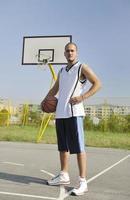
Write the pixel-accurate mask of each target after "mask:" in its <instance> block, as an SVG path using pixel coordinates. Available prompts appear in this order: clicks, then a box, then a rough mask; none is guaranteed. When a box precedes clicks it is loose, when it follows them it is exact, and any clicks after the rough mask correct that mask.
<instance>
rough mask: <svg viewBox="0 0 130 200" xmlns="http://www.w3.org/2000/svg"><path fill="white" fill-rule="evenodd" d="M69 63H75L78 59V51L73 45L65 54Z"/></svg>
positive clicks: (70, 45)
mask: <svg viewBox="0 0 130 200" xmlns="http://www.w3.org/2000/svg"><path fill="white" fill-rule="evenodd" d="M64 55H65V57H66V59H67V61H68V62H74V61H76V59H77V49H76V46H75V45H73V44H69V45H68V46H67V47H66V49H65V53H64Z"/></svg>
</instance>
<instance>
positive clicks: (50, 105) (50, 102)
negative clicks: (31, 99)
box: [41, 96, 58, 113]
mask: <svg viewBox="0 0 130 200" xmlns="http://www.w3.org/2000/svg"><path fill="white" fill-rule="evenodd" d="M57 102H58V100H57V98H56V97H53V96H52V97H47V98H46V99H44V100H43V101H42V103H41V109H42V111H43V112H46V113H53V112H55V111H56V106H57Z"/></svg>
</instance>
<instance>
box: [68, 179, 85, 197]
mask: <svg viewBox="0 0 130 200" xmlns="http://www.w3.org/2000/svg"><path fill="white" fill-rule="evenodd" d="M87 191H88V187H87V181H86V179H85V178H80V180H79V187H77V188H74V189H73V190H72V195H75V196H80V195H83V194H84V193H85V192H87Z"/></svg>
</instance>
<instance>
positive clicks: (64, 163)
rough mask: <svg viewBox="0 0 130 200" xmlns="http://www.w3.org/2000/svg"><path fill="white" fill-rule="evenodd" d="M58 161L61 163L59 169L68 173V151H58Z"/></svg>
mask: <svg viewBox="0 0 130 200" xmlns="http://www.w3.org/2000/svg"><path fill="white" fill-rule="evenodd" d="M60 163H61V171H63V172H67V173H68V170H69V152H68V151H60Z"/></svg>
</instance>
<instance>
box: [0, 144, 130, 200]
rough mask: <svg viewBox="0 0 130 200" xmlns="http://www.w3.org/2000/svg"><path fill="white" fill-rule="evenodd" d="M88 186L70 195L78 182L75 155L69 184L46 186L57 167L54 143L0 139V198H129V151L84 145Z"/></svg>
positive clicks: (11, 199)
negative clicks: (81, 192)
mask: <svg viewBox="0 0 130 200" xmlns="http://www.w3.org/2000/svg"><path fill="white" fill-rule="evenodd" d="M86 151H87V156H88V159H87V160H88V177H87V181H88V189H89V192H88V193H86V194H85V195H84V196H80V197H75V196H72V195H70V193H71V190H72V188H73V187H74V186H76V185H77V184H78V182H77V178H78V168H77V163H76V156H75V155H71V157H70V170H69V172H70V178H71V184H70V185H69V186H67V187H63V186H60V187H59V186H48V185H47V184H46V181H47V180H48V179H50V178H52V177H53V176H54V175H57V173H58V171H59V166H60V164H59V157H58V156H59V155H58V151H57V145H47V144H32V143H13V142H0V200H23V199H24V200H30V199H31V200H40V199H50V200H55V199H58V200H63V199H72V200H73V199H81V200H82V199H84V200H86V199H88V200H129V199H130V151H128V150H118V149H105V148H92V147H87V148H86Z"/></svg>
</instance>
